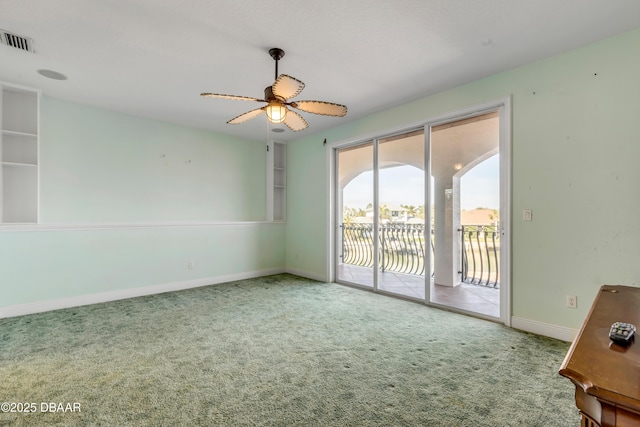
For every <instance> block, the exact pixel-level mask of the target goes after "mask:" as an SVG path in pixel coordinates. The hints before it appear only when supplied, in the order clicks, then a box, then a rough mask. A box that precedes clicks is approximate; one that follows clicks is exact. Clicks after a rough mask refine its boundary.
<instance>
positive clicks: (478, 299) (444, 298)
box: [338, 264, 500, 318]
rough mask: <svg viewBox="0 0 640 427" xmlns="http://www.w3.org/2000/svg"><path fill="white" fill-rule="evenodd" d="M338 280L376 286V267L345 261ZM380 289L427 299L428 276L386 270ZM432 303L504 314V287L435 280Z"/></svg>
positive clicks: (471, 310) (381, 277) (496, 314)
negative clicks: (425, 287) (451, 283)
mask: <svg viewBox="0 0 640 427" xmlns="http://www.w3.org/2000/svg"><path fill="white" fill-rule="evenodd" d="M338 281H344V282H346V283H349V284H356V285H361V286H364V287H369V288H373V269H371V268H365V267H358V266H354V265H347V264H343V265H341V266H340V267H339V268H338ZM378 289H379V290H380V291H384V292H389V293H393V294H397V295H402V296H404V297H408V298H412V299H418V300H424V297H425V296H424V276H415V275H411V274H401V273H394V272H390V271H386V272H382V273H381V274H380V277H379V283H378ZM430 293H431V302H432V303H434V304H440V305H445V306H448V307H451V308H456V309H460V310H464V311H469V312H473V313H478V314H481V315H483V316H489V317H495V318H499V317H500V289H498V288H491V287H486V286H478V285H469V284H466V283H462V284H461V285H459V286H453V287H451V286H441V285H436V284H434V283H433V280H431V291H430Z"/></svg>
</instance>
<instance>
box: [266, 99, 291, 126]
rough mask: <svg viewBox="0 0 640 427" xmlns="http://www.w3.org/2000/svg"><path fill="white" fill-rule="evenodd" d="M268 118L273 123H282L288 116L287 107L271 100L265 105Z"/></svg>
mask: <svg viewBox="0 0 640 427" xmlns="http://www.w3.org/2000/svg"><path fill="white" fill-rule="evenodd" d="M265 112H266V113H267V118H268V119H269V121H270V122H271V123H282V122H284V119H285V118H286V117H287V108H286V107H285V106H284V105H282V104H281V103H279V102H277V101H271V102H269V105H267V106H266V107H265Z"/></svg>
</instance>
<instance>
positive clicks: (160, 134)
mask: <svg viewBox="0 0 640 427" xmlns="http://www.w3.org/2000/svg"><path fill="white" fill-rule="evenodd" d="M40 122H41V123H40V127H41V133H42V136H41V141H40V165H41V166H40V185H41V195H40V222H41V223H43V224H46V223H104V222H107V223H114V222H125V223H131V222H145V223H148V222H167V221H170V222H173V221H180V222H185V221H262V220H264V219H265V165H266V160H265V147H264V146H265V143H264V142H259V141H249V140H240V139H237V138H232V137H229V136H223V135H214V134H212V133H211V132H207V131H204V130H197V129H190V128H186V127H182V126H176V125H172V124H168V123H163V122H159V121H154V120H149V119H143V118H139V117H134V116H128V115H124V114H118V113H113V112H109V111H104V110H98V109H95V108H90V107H86V106H81V105H77V104H72V103H69V102H65V101H60V100H57V99H52V98H48V97H44V98H43V100H42V105H41V119H40Z"/></svg>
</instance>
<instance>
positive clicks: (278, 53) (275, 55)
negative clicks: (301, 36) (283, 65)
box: [269, 47, 284, 80]
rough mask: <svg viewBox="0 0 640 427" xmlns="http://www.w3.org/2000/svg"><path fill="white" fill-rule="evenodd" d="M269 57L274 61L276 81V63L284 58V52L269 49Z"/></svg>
mask: <svg viewBox="0 0 640 427" xmlns="http://www.w3.org/2000/svg"><path fill="white" fill-rule="evenodd" d="M269 55H271V57H272V58H273V59H274V60H275V61H276V77H275V78H276V80H277V79H278V61H279V60H281V59H282V57H283V56H284V50H282V49H280V48H277V47H274V48H272V49H269Z"/></svg>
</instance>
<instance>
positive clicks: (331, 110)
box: [290, 101, 347, 117]
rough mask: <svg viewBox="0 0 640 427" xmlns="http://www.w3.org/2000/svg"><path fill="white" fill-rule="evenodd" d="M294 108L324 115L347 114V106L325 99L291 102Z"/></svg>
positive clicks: (342, 115) (338, 115)
mask: <svg viewBox="0 0 640 427" xmlns="http://www.w3.org/2000/svg"><path fill="white" fill-rule="evenodd" d="M290 105H291V106H292V107H293V108H297V109H298V110H302V111H304V112H307V113H312V114H321V115H323V116H336V117H344V116H345V115H346V114H347V107H346V106H344V105H340V104H334V103H333V102H324V101H297V102H292V103H291V104H290Z"/></svg>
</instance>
